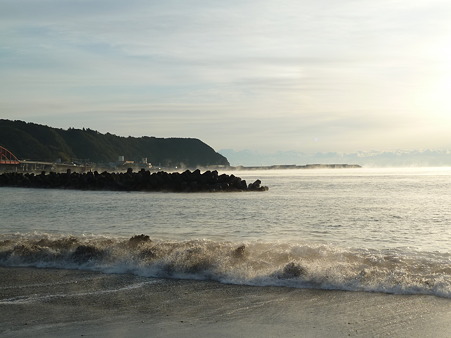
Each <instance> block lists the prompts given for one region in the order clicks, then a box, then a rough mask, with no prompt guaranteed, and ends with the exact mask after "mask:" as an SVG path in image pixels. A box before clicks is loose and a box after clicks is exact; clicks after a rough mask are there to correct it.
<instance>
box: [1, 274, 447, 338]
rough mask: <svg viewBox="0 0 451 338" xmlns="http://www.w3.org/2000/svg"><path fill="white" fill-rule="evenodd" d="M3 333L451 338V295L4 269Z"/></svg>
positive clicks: (5, 334) (2, 276) (59, 335)
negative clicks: (346, 290) (318, 288)
mask: <svg viewBox="0 0 451 338" xmlns="http://www.w3.org/2000/svg"><path fill="white" fill-rule="evenodd" d="M0 313H1V316H0V336H2V337H31V336H41V337H81V336H84V337H142V336H149V337H180V336H183V337H198V336H203V337H213V336H214V337H275V336H278V337H326V336H328V337H348V336H354V337H356V336H357V337H385V336H394V337H449V336H450V332H451V320H450V319H451V300H450V299H445V298H439V297H435V296H422V295H412V296H409V295H389V294H380V293H366V292H344V291H324V290H305V289H291V288H282V287H252V286H237V285H224V284H219V283H216V282H206V281H187V280H168V279H154V278H145V277H138V276H133V275H123V274H122V275H115V274H102V273H97V272H86V271H76V270H55V269H29V268H0Z"/></svg>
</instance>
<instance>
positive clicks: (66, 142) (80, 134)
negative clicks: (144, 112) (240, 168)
mask: <svg viewBox="0 0 451 338" xmlns="http://www.w3.org/2000/svg"><path fill="white" fill-rule="evenodd" d="M0 145H1V146H3V147H5V148H7V149H8V150H10V151H11V152H12V153H14V154H15V155H16V156H17V157H18V158H19V159H22V160H25V159H26V160H39V161H50V162H51V161H55V160H57V159H61V160H62V161H63V162H68V161H76V160H83V161H90V162H96V163H108V162H114V161H117V159H118V157H119V156H124V157H125V159H126V160H132V161H139V160H141V159H142V158H144V157H146V158H147V159H148V161H149V162H151V163H153V164H156V165H161V166H186V167H197V166H208V165H229V162H228V161H227V159H226V158H225V157H224V156H222V155H220V154H218V153H217V152H215V151H214V150H213V149H212V148H211V147H210V146H208V145H207V144H205V143H203V142H202V141H200V140H198V139H194V138H156V137H148V136H143V137H140V138H136V137H130V136H129V137H120V136H116V135H112V134H110V133H106V134H101V133H99V132H97V131H95V130H91V129H83V130H81V129H74V128H69V129H68V130H64V129H57V128H51V127H48V126H44V125H39V124H35V123H27V122H23V121H11V120H2V119H0Z"/></svg>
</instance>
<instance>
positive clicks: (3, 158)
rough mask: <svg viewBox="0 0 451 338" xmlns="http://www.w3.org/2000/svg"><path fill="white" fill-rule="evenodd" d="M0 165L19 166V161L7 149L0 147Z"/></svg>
mask: <svg viewBox="0 0 451 338" xmlns="http://www.w3.org/2000/svg"><path fill="white" fill-rule="evenodd" d="M0 164H20V161H19V160H18V159H17V157H16V156H15V155H14V154H13V153H12V152H10V151H9V150H8V149H6V148H3V147H2V146H0Z"/></svg>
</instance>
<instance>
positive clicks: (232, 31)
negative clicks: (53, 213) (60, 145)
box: [0, 0, 451, 151]
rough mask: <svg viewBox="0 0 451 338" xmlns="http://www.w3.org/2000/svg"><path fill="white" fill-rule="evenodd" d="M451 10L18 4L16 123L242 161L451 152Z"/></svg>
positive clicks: (3, 23) (3, 87)
mask: <svg viewBox="0 0 451 338" xmlns="http://www.w3.org/2000/svg"><path fill="white" fill-rule="evenodd" d="M449 9H450V5H449V4H448V2H446V1H440V0H432V1H429V0H428V1H426V0H416V1H410V2H409V3H406V2H405V1H386V0H383V1H377V2H374V1H369V0H363V1H353V0H346V1H340V2H337V1H330V0H318V1H291V0H286V1H283V0H281V1H269V0H263V1H250V0H245V1H228V2H223V1H201V0H198V1H176V0H168V1H164V2H162V1H144V0H132V1H129V2H124V1H119V0H108V1H106V0H102V1H100V0H96V1H62V0H58V1H56V0H43V1H39V2H36V1H32V0H23V1H20V2H18V1H11V0H4V1H2V3H1V4H0V31H1V32H2V33H1V39H2V46H1V47H0V61H1V66H0V76H1V77H2V79H4V80H3V81H2V84H0V102H1V105H2V109H3V111H2V117H4V118H8V117H10V118H21V119H25V120H28V121H33V122H44V123H45V124H48V125H52V123H53V122H55V123H58V124H59V125H58V127H70V126H79V125H80V124H82V123H84V124H86V125H85V126H86V127H89V126H91V127H92V128H98V127H100V128H101V129H100V128H99V129H100V130H101V131H104V132H106V131H110V132H114V133H117V134H121V135H127V134H132V135H134V136H139V135H144V134H152V135H156V136H165V135H170V136H177V135H179V136H192V137H198V138H201V139H203V140H204V141H206V142H207V143H209V144H212V145H213V146H215V147H222V148H227V147H234V148H236V149H243V148H247V147H248V146H247V145H248V144H249V143H251V144H253V145H254V146H255V147H256V148H260V147H261V148H263V147H264V148H272V149H274V150H277V149H305V150H308V149H311V150H328V149H330V150H334V151H335V150H336V151H338V150H340V151H341V150H350V149H354V148H355V147H356V146H359V147H370V148H373V149H374V148H377V147H378V146H379V147H381V148H386V147H390V146H392V147H396V145H397V144H398V145H399V144H402V145H403V147H404V146H405V145H408V144H410V145H411V146H412V147H416V146H418V144H421V142H423V143H425V146H432V145H433V146H436V145H438V144H441V145H443V146H445V144H446V146H451V144H450V143H449V141H446V140H447V138H446V137H445V136H446V135H447V133H446V132H445V131H444V129H446V128H443V126H448V127H449V126H450V125H451V117H450V115H449V109H451V104H450V102H449V99H448V93H449V90H448V89H449V88H450V86H449V83H450V82H449V78H450V67H449V65H450V64H449V57H450V55H449V47H447V46H449V42H450V41H451V33H449V32H450V28H451V25H450V23H449V20H448V18H447V15H446V13H447V10H449ZM447 48H448V49H447ZM426 116H434V118H429V119H428V127H427V128H423V129H422V127H421V126H422V121H425V119H426ZM88 124H89V125H88ZM423 125H424V124H423ZM97 126H98V127H97ZM421 130H423V131H422V135H423V140H418V137H415V135H418V133H419V131H421ZM381 133H383V134H384V136H383V137H382V136H381ZM315 140H316V141H315ZM426 144H427V145H426ZM360 149H361V148H360ZM354 150H357V149H354Z"/></svg>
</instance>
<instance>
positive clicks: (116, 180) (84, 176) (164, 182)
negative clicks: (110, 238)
mask: <svg viewBox="0 0 451 338" xmlns="http://www.w3.org/2000/svg"><path fill="white" fill-rule="evenodd" d="M0 187H24V188H48V189H49V188H50V189H52V188H53V189H78V190H111V191H162V192H221V191H224V192H234V191H266V190H268V187H265V186H262V185H261V181H260V180H256V181H255V182H253V183H250V184H247V183H246V180H243V179H241V178H239V177H236V176H234V175H233V174H232V175H227V174H221V175H219V174H218V172H217V171H216V170H213V171H210V170H208V171H205V172H204V173H201V171H200V170H199V169H197V170H194V171H190V170H186V171H184V172H182V173H178V172H174V173H167V172H164V171H160V172H154V173H151V172H150V171H148V170H145V169H142V170H140V171H138V172H133V170H132V169H130V168H129V169H128V170H127V172H125V173H112V172H106V171H104V172H102V173H98V172H97V171H94V172H87V173H76V172H71V170H70V169H68V170H67V172H66V173H55V172H50V173H48V174H47V173H46V172H45V171H43V172H41V173H40V174H34V173H25V174H24V173H4V174H2V175H0Z"/></svg>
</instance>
